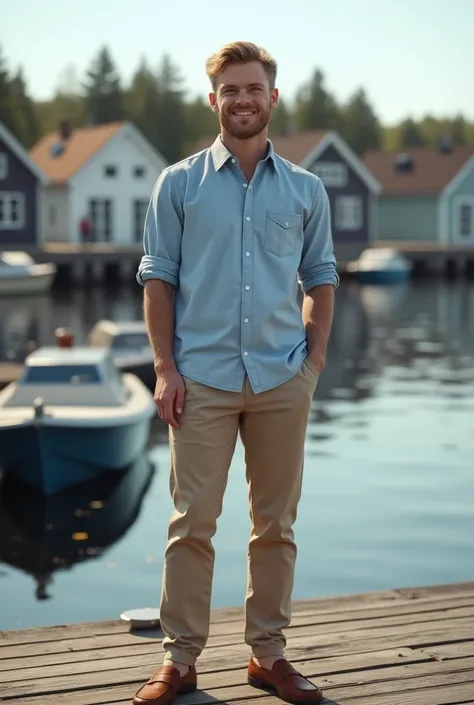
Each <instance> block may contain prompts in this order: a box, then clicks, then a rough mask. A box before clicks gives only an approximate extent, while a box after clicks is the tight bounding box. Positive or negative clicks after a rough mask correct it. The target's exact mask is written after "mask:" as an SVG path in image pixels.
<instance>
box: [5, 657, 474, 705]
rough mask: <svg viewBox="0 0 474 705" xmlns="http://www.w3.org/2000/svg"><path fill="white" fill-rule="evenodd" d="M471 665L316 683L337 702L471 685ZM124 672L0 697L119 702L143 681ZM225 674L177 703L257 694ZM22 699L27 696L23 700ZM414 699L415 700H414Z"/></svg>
mask: <svg viewBox="0 0 474 705" xmlns="http://www.w3.org/2000/svg"><path fill="white" fill-rule="evenodd" d="M430 665H431V667H432V670H431V672H427V670H426V669H427V668H428V666H430ZM447 665H448V664H443V666H447ZM473 665H474V659H468V660H467V661H466V663H465V664H464V666H465V667H464V668H459V669H457V670H454V671H453V670H446V671H444V672H441V671H440V670H439V666H440V664H436V663H434V662H431V663H430V664H411V665H404V666H403V667H400V668H389V669H374V670H370V671H359V672H357V673H349V674H347V673H346V674H339V675H338V674H335V675H333V676H331V678H330V679H318V682H320V683H321V688H322V689H323V690H324V693H325V695H327V697H328V698H334V699H335V700H336V701H337V702H339V701H340V700H341V699H343V698H345V697H350V696H352V695H357V697H361V696H364V697H367V696H371V695H376V696H379V695H380V694H382V693H384V694H390V693H396V694H397V695H398V694H400V693H403V692H410V693H413V691H417V690H424V689H434V688H439V687H440V686H444V685H447V684H450V685H456V684H457V685H465V684H468V685H470V687H471V688H472V687H473V684H474V670H473ZM420 669H424V670H423V671H422V674H421V675H419V673H417V671H420ZM435 669H437V670H435ZM399 671H403V672H404V674H403V675H402V674H401V673H400V674H399V673H398V672H399ZM126 675H127V674H124V677H123V679H122V681H121V682H119V683H117V684H114V683H110V684H109V683H104V685H103V687H101V688H87V689H86V685H85V684H83V683H81V686H80V687H81V688H83V689H82V690H76V691H75V692H74V691H73V690H70V691H69V692H67V690H66V689H62V690H54V691H49V692H48V691H43V692H40V691H33V690H32V689H30V690H29V691H28V692H24V691H22V692H16V693H15V691H14V690H13V689H7V690H5V691H3V690H2V698H3V699H4V700H5V701H6V702H10V703H12V702H14V701H15V700H16V701H17V702H21V703H22V704H23V705H26V703H28V702H30V701H31V702H34V700H33V699H37V698H38V697H41V698H42V700H41V705H53V703H54V704H55V705H56V703H57V702H58V696H59V695H60V694H62V695H63V697H64V696H65V694H66V692H67V703H68V705H92V704H94V705H95V704H97V703H107V702H113V701H117V700H118V701H120V700H121V699H124V700H126V699H127V698H128V699H129V700H130V699H131V697H132V695H133V694H134V692H135V691H136V690H138V688H139V687H140V685H141V684H142V681H143V678H142V677H139V678H138V679H137V681H128V682H127V681H126ZM316 675H317V674H316ZM226 676H227V679H228V680H227V681H225V682H223V683H217V682H216V680H215V678H214V676H213V674H212V673H211V674H209V675H208V677H207V678H206V677H205V676H202V675H201V676H200V677H199V688H200V690H199V691H197V692H196V693H192V694H190V695H188V696H186V698H182V699H181V698H180V702H182V703H183V704H184V703H186V705H207V704H209V705H211V704H212V703H215V702H223V703H228V702H232V701H239V700H242V699H243V698H255V697H258V695H259V692H260V691H256V690H255V689H253V688H251V687H250V686H248V685H247V683H246V672H245V671H243V670H242V671H240V672H239V673H237V672H233V676H234V680H233V681H232V680H229V674H226ZM308 676H309V677H311V678H312V679H313V680H316V678H315V675H313V674H308ZM471 693H472V690H471ZM22 698H23V699H22ZM24 698H28V699H27V700H26V699H24ZM38 702H39V701H38V700H36V703H38ZM414 702H416V701H415V700H414ZM435 702H440V701H439V700H438V701H435Z"/></svg>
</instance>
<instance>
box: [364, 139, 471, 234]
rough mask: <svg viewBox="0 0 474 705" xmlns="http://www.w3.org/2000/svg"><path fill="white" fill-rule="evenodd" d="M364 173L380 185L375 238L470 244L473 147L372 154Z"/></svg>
mask: <svg viewBox="0 0 474 705" xmlns="http://www.w3.org/2000/svg"><path fill="white" fill-rule="evenodd" d="M364 162H365V165H366V166H367V168H368V169H370V170H371V172H372V173H373V174H374V175H375V177H376V178H377V179H378V181H379V182H380V183H381V184H382V188H383V192H382V194H381V195H380V198H379V202H378V224H379V232H378V235H377V239H378V240H381V241H382V240H383V241H387V242H390V243H392V244H393V245H395V246H396V244H397V243H398V242H407V241H410V242H413V243H419V244H420V243H432V244H435V245H437V246H442V247H447V248H449V247H451V246H453V247H459V246H469V247H472V246H474V146H473V145H464V146H461V147H455V146H452V145H451V144H450V143H449V142H447V141H440V142H439V144H438V146H437V147H416V148H412V149H410V150H408V151H406V152H401V153H399V152H385V151H378V150H370V151H368V152H366V154H364Z"/></svg>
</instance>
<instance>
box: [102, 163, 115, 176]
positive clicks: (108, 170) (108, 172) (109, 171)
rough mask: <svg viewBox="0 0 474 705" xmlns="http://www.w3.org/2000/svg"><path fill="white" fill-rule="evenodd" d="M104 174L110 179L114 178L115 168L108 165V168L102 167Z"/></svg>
mask: <svg viewBox="0 0 474 705" xmlns="http://www.w3.org/2000/svg"><path fill="white" fill-rule="evenodd" d="M104 174H105V175H106V176H107V177H108V178H110V179H113V178H115V177H116V176H117V167H116V166H112V165H111V164H109V165H108V166H106V167H104Z"/></svg>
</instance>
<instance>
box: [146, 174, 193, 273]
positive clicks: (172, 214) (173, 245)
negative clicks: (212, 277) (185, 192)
mask: <svg viewBox="0 0 474 705" xmlns="http://www.w3.org/2000/svg"><path fill="white" fill-rule="evenodd" d="M175 180H176V175H175V173H174V172H173V171H170V170H169V169H165V170H164V171H163V172H162V173H161V174H160V176H159V177H158V180H157V182H156V184H155V187H154V189H153V192H152V195H151V198H150V203H149V205H148V209H147V213H146V217H145V227H144V233H143V249H144V255H143V257H142V259H141V261H140V264H139V267H138V272H137V275H136V276H137V281H138V283H139V284H141V285H142V286H143V285H144V284H145V281H146V280H147V279H162V280H163V281H165V282H168V284H172V285H173V286H174V287H176V286H177V285H178V281H179V266H180V261H181V239H182V235H183V207H182V203H181V202H180V201H181V199H180V197H179V193H178V190H177V188H176V183H175Z"/></svg>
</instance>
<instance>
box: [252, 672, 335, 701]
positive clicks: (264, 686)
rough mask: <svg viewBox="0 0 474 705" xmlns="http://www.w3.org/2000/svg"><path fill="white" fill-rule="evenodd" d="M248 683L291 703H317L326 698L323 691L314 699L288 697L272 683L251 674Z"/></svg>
mask: <svg viewBox="0 0 474 705" xmlns="http://www.w3.org/2000/svg"><path fill="white" fill-rule="evenodd" d="M247 683H248V684H249V685H251V686H252V688H258V689H259V690H264V691H265V692H266V693H270V695H276V697H277V698H280V700H284V701H285V702H286V703H291V705H316V703H320V702H321V700H323V699H324V696H323V694H322V693H319V695H317V696H316V697H315V699H314V700H296V699H293V698H286V697H285V696H284V695H280V693H279V692H278V691H277V690H276V688H274V687H273V686H272V685H268V683H264V682H263V681H259V680H257V679H256V678H252V677H251V676H249V677H248V678H247Z"/></svg>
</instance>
